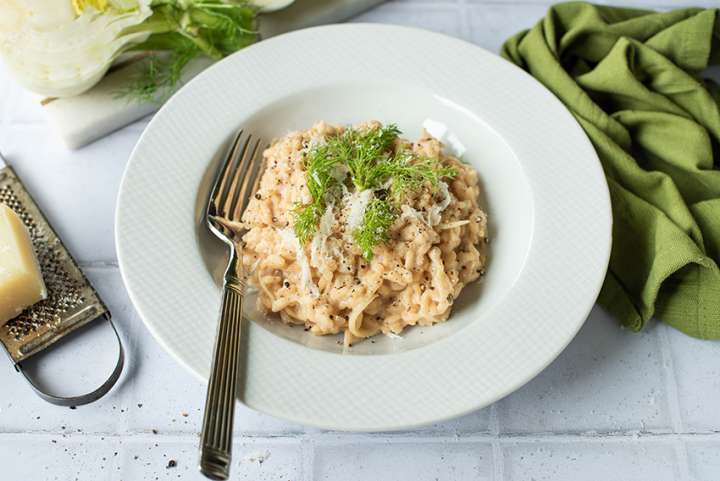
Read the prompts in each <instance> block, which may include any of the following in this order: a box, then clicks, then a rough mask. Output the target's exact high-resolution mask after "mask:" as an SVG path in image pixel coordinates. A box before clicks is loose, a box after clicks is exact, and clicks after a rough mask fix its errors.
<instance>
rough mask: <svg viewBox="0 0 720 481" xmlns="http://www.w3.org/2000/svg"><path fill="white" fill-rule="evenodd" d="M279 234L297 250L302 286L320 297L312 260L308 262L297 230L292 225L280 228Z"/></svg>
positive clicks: (291, 247)
mask: <svg viewBox="0 0 720 481" xmlns="http://www.w3.org/2000/svg"><path fill="white" fill-rule="evenodd" d="M278 234H280V237H281V238H282V240H283V241H284V242H285V244H286V245H287V246H288V247H289V248H290V249H294V250H295V259H296V261H297V263H298V264H300V284H301V286H302V287H303V288H304V289H307V290H308V291H309V292H310V295H312V296H313V297H320V291H319V290H318V288H317V286H316V285H315V283H314V282H313V280H312V271H311V270H310V262H308V258H307V256H306V255H305V250H304V249H303V247H302V245H301V244H300V241H299V240H298V238H297V237H296V236H295V231H294V230H293V229H292V228H290V227H286V228H284V229H279V230H278Z"/></svg>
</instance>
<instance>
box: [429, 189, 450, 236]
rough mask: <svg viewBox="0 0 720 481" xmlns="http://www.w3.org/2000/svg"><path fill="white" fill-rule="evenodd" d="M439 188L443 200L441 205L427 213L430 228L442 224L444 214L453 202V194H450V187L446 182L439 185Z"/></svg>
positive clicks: (435, 206)
mask: <svg viewBox="0 0 720 481" xmlns="http://www.w3.org/2000/svg"><path fill="white" fill-rule="evenodd" d="M438 188H439V189H438V190H439V191H440V194H442V196H443V198H442V200H441V201H440V202H439V203H437V204H435V205H433V206H431V207H430V208H429V209H428V211H427V223H428V225H429V226H430V227H433V226H436V225H438V224H439V223H440V220H441V215H442V213H443V212H444V211H445V209H447V208H448V206H449V205H450V202H452V194H450V190H449V189H448V185H447V184H446V183H445V182H440V183H439V184H438Z"/></svg>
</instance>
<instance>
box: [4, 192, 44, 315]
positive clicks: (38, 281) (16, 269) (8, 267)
mask: <svg viewBox="0 0 720 481" xmlns="http://www.w3.org/2000/svg"><path fill="white" fill-rule="evenodd" d="M46 297H47V290H46V289H45V282H44V281H43V278H42V273H41V272H40V265H39V264H38V260H37V257H36V256H35V251H34V249H33V245H32V242H31V241H30V234H28V231H27V229H26V228H25V225H24V224H23V222H22V220H21V219H20V217H18V215H17V214H16V213H15V212H14V211H13V210H12V209H10V208H9V207H8V206H6V205H4V204H0V326H2V325H3V324H5V323H7V321H9V320H10V319H12V318H14V317H17V316H18V315H19V314H20V313H21V312H22V311H23V310H24V309H25V308H27V307H30V306H32V305H33V304H35V303H36V302H38V301H41V300H43V299H45V298H46Z"/></svg>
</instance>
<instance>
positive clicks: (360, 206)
mask: <svg viewBox="0 0 720 481" xmlns="http://www.w3.org/2000/svg"><path fill="white" fill-rule="evenodd" d="M372 198H373V191H372V190H371V189H365V190H363V191H362V192H355V193H353V194H350V196H348V197H347V200H346V202H347V206H348V215H347V226H348V231H350V232H352V231H354V230H355V229H357V228H358V227H360V225H361V224H362V222H363V217H364V216H365V209H366V208H367V206H368V204H369V203H370V201H371V200H372Z"/></svg>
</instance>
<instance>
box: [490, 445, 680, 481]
mask: <svg viewBox="0 0 720 481" xmlns="http://www.w3.org/2000/svg"><path fill="white" fill-rule="evenodd" d="M504 457H505V479H506V480H507V481H521V480H522V481H525V480H535V481H599V480H605V481H635V480H640V479H642V480H645V479H647V480H653V481H672V480H675V479H679V473H680V469H679V467H678V464H677V460H676V457H675V449H674V447H673V445H672V444H671V443H669V442H654V441H653V442H647V443H645V442H643V443H640V442H633V441H629V442H627V441H624V440H623V441H616V440H607V441H591V442H588V441H574V442H570V443H553V442H530V443H519V444H516V445H512V446H509V447H507V448H506V450H505V456H504Z"/></svg>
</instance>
